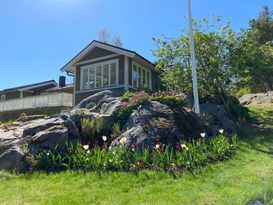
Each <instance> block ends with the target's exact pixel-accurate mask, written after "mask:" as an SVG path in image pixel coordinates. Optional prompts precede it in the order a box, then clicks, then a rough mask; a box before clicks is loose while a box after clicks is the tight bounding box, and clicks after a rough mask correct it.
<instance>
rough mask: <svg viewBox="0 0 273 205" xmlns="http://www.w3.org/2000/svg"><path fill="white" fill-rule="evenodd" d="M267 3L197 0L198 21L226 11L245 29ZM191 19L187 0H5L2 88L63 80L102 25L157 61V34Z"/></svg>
mask: <svg viewBox="0 0 273 205" xmlns="http://www.w3.org/2000/svg"><path fill="white" fill-rule="evenodd" d="M264 5H268V6H269V7H270V8H271V9H273V1H272V0H192V12H193V17H194V19H195V20H198V19H201V18H203V17H207V18H209V17H211V16H212V15H217V16H218V15H219V16H222V17H223V18H227V19H229V20H230V21H231V26H232V27H233V28H234V29H235V30H239V29H240V28H241V27H246V26H248V22H249V19H250V18H255V17H257V15H258V13H259V12H260V11H261V10H262V7H263V6H264ZM187 23H188V20H187V0H169V1H166V0H134V1H133V0H2V1H0V26H1V30H0V90H1V89H5V88H9V87H14V86H19V85H25V84H31V83H35V82H41V81H46V80H51V79H56V80H57V79H58V76H59V75H61V74H62V73H61V72H60V70H59V69H60V68H61V67H62V66H63V65H64V64H66V63H67V62H68V61H69V60H70V59H71V58H72V57H74V55H76V54H77V53H78V52H79V51H80V50H81V49H82V48H83V47H85V46H86V45H87V44H88V43H89V42H90V41H92V40H93V39H96V38H97V32H98V30H100V29H101V28H106V29H107V30H109V31H111V33H112V34H114V35H119V36H120V37H121V39H122V41H123V45H124V47H125V48H128V49H132V50H135V51H137V52H138V53H140V54H141V55H143V56H144V57H146V58H148V59H150V60H151V61H153V60H154V59H155V58H154V57H153V55H152V49H153V48H155V45H154V42H153V41H152V38H153V37H159V36H160V35H161V34H165V35H166V36H168V37H176V36H178V35H179V33H180V31H181V30H182V29H183V28H185V27H186V26H187ZM69 81H71V78H70V79H69Z"/></svg>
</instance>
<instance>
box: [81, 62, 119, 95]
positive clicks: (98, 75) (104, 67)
mask: <svg viewBox="0 0 273 205" xmlns="http://www.w3.org/2000/svg"><path fill="white" fill-rule="evenodd" d="M114 85H118V60H117V59H116V60H111V61H106V62H102V63H97V64H92V65H86V66H82V67H81V90H86V89H93V88H100V87H107V86H114Z"/></svg>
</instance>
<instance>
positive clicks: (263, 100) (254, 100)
mask: <svg viewBox="0 0 273 205" xmlns="http://www.w3.org/2000/svg"><path fill="white" fill-rule="evenodd" d="M239 101H240V103H241V104H242V105H249V104H253V105H257V104H268V103H273V91H270V92H267V93H256V94H245V95H243V96H242V97H241V98H240V99H239Z"/></svg>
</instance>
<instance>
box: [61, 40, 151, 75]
mask: <svg viewBox="0 0 273 205" xmlns="http://www.w3.org/2000/svg"><path fill="white" fill-rule="evenodd" d="M96 47H97V48H102V49H105V50H109V51H112V52H114V53H117V54H120V55H125V56H128V57H130V58H139V59H141V60H142V61H145V62H146V63H148V64H149V65H150V66H152V67H155V65H154V64H153V63H152V62H150V61H149V60H147V59H146V58H144V57H143V56H141V55H139V54H138V53H137V52H135V51H132V50H128V49H124V48H121V47H118V46H114V45H111V44H107V43H103V42H100V41H96V40H93V41H92V42H91V43H90V44H89V45H87V46H86V47H85V48H84V49H83V50H81V51H80V52H79V53H78V54H77V55H76V56H75V57H74V58H72V59H71V60H70V61H69V62H68V63H67V64H66V65H65V66H63V67H62V68H61V71H63V72H64V71H66V72H70V73H73V70H74V66H75V64H76V63H78V62H79V61H80V60H81V59H82V58H83V57H84V56H85V55H87V54H88V53H89V52H90V51H92V50H93V49H94V48H96Z"/></svg>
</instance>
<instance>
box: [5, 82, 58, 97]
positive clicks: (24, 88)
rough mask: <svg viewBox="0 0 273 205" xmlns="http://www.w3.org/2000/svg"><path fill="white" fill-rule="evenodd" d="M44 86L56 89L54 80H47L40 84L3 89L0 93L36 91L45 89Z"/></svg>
mask: <svg viewBox="0 0 273 205" xmlns="http://www.w3.org/2000/svg"><path fill="white" fill-rule="evenodd" d="M45 86H52V87H56V86H57V83H56V82H55V80H49V81H44V82H40V83H34V84H29V85H24V86H19V87H14V88H8V89H4V90H2V91H0V93H1V94H3V93H9V92H14V91H26V90H32V89H37V88H40V87H45Z"/></svg>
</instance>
